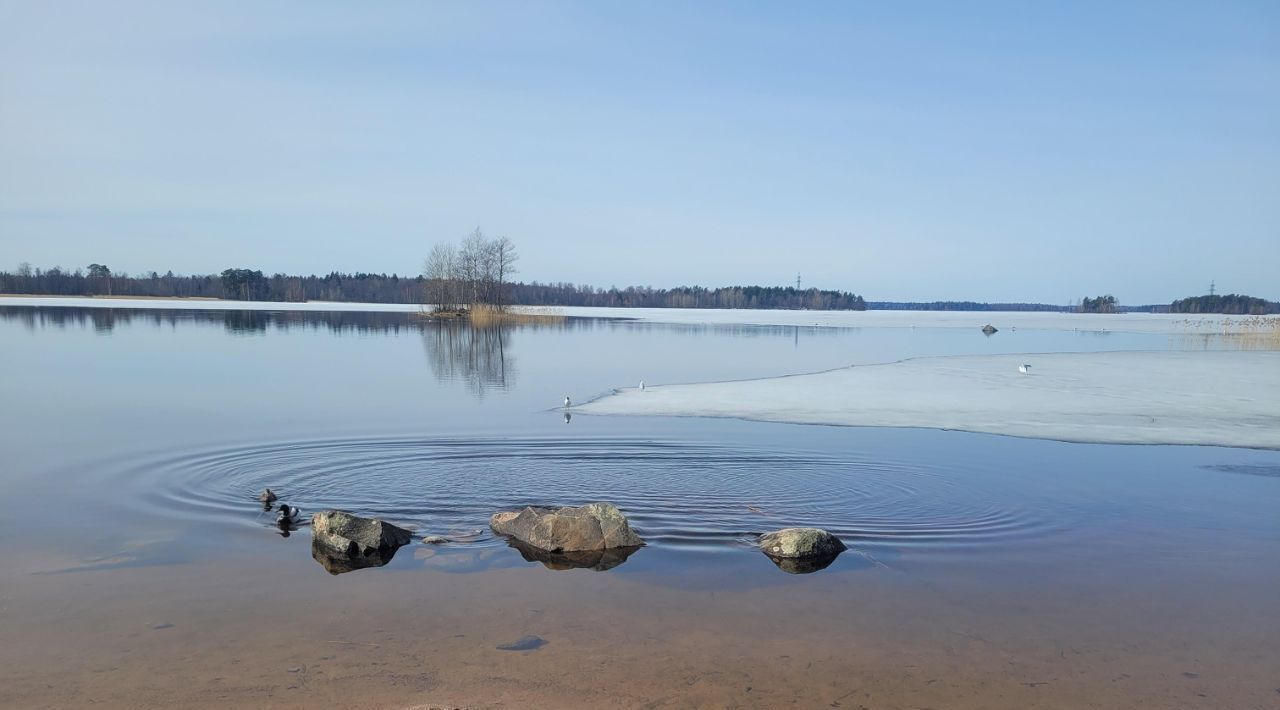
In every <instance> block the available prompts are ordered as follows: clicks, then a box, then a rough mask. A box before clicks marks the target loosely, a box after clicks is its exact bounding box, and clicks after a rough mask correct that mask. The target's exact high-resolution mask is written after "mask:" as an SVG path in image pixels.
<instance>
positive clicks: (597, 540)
mask: <svg viewBox="0 0 1280 710" xmlns="http://www.w3.org/2000/svg"><path fill="white" fill-rule="evenodd" d="M489 527H491V528H493V531H494V532H496V533H498V534H499V535H507V536H509V537H513V538H515V539H517V540H519V541H520V542H523V543H525V544H526V545H532V546H533V547H536V548H539V549H542V550H548V551H551V552H578V551H582V550H607V549H611V548H615V547H639V546H640V545H643V544H644V540H641V539H640V536H639V535H636V534H635V532H633V531H632V530H631V525H630V524H629V523H628V522H627V518H626V516H624V515H623V514H622V511H620V510H618V508H617V507H616V506H614V505H613V504H612V503H589V504H587V505H584V506H582V507H580V508H534V507H528V508H525V509H524V510H519V511H504V512H500V513H494V514H493V517H492V518H490V519H489Z"/></svg>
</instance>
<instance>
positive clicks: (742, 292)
mask: <svg viewBox="0 0 1280 710" xmlns="http://www.w3.org/2000/svg"><path fill="white" fill-rule="evenodd" d="M517 259H518V255H517V254H516V251H515V246H514V245H513V244H512V243H511V242H510V240H507V239H505V238H499V239H496V240H495V239H487V238H485V237H484V235H483V234H480V233H479V232H478V231H477V232H474V233H473V234H472V235H471V236H469V237H468V238H467V239H466V240H464V241H463V243H462V244H461V245H460V246H457V247H455V246H454V245H451V244H440V245H437V246H436V248H434V249H433V250H432V252H431V256H430V257H429V258H428V259H427V263H426V265H425V267H424V273H423V275H421V276H414V277H408V276H399V275H396V274H391V275H390V276H388V275H387V274H367V273H354V274H344V273H340V272H336V271H335V272H332V273H330V274H327V275H325V276H290V275H287V274H274V275H266V274H264V273H263V272H262V271H260V270H256V269H246V268H231V269H226V270H224V271H223V272H222V273H220V274H206V275H192V276H181V275H176V274H174V273H173V272H172V271H169V272H166V273H164V274H159V273H156V272H154V271H152V272H149V273H144V274H134V275H130V274H128V273H123V272H115V271H112V270H111V269H110V268H109V267H108V266H106V265H103V264H96V263H95V264H91V265H90V267H89V268H88V269H87V270H86V269H76V270H74V271H68V270H65V269H62V268H60V267H53V268H51V269H39V268H33V267H31V266H30V265H28V264H23V265H22V266H20V267H19V268H18V270H17V271H14V272H8V271H0V293H10V294H26V295H36V294H40V295H55V296H118V297H130V296H133V297H162V298H218V299H228V300H245V301H289V302H303V301H339V302H362V303H432V304H435V305H437V307H441V308H446V309H461V308H464V307H466V306H468V305H470V304H476V303H480V304H492V305H496V306H504V305H507V304H518V305H529V306H604V307H630V308H778V309H804V308H807V309H814V310H866V308H867V304H866V301H864V300H863V298H862V296H859V295H856V294H853V293H848V292H844V291H829V290H821V289H815V288H810V289H804V290H801V289H796V288H792V287H789V286H787V287H778V286H728V287H724V288H704V287H701V286H681V287H677V288H670V289H666V288H653V287H649V286H629V287H627V288H621V289H620V288H617V287H611V288H596V287H593V286H587V285H575V284H570V283H545V284H544V283H539V282H537V281H534V282H531V283H510V282H509V281H508V278H509V277H510V275H511V274H512V273H514V272H515V263H516V260H517Z"/></svg>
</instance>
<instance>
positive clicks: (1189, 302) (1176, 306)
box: [1169, 293, 1280, 316]
mask: <svg viewBox="0 0 1280 710" xmlns="http://www.w3.org/2000/svg"><path fill="white" fill-rule="evenodd" d="M1169 312H1170V313H1225V314H1229V315H1251V316H1260V315H1270V314H1273V313H1280V303H1276V302H1273V301H1267V300H1265V299H1261V298H1254V297H1253V296H1241V295H1239V294H1235V293H1231V294H1227V295H1225V296H1218V295H1214V296H1192V297H1191V298H1180V299H1178V300H1176V301H1174V302H1173V303H1171V304H1169Z"/></svg>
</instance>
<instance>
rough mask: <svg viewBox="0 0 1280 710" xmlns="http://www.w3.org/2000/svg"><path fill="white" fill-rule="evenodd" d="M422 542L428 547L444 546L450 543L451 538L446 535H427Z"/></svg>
mask: <svg viewBox="0 0 1280 710" xmlns="http://www.w3.org/2000/svg"><path fill="white" fill-rule="evenodd" d="M422 541H423V542H425V543H426V544H428V545H443V544H445V543H446V542H448V541H449V538H447V537H445V536H444V535H427V536H426V537H424V538H422Z"/></svg>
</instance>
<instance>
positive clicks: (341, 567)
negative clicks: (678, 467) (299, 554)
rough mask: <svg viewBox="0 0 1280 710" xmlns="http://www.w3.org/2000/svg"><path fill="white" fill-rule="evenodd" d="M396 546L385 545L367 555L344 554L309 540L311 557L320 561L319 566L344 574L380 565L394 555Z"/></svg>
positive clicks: (333, 572)
mask: <svg viewBox="0 0 1280 710" xmlns="http://www.w3.org/2000/svg"><path fill="white" fill-rule="evenodd" d="M399 549H400V548H398V547H387V548H383V549H379V550H375V551H373V552H371V554H368V555H360V554H356V555H344V554H341V553H338V552H336V551H334V550H333V548H331V547H328V546H326V545H321V544H318V543H317V542H316V541H315V540H314V539H313V540H312V541H311V557H312V559H314V560H315V561H316V562H319V563H320V566H321V567H324V568H325V570H327V571H328V572H329V574H332V575H339V574H345V573H347V572H354V571H356V570H358V569H367V568H369V567H381V566H383V565H385V564H387V563H388V562H390V561H391V558H393V557H395V556H396V550H399Z"/></svg>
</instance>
